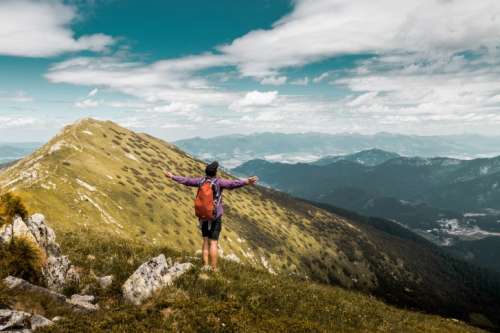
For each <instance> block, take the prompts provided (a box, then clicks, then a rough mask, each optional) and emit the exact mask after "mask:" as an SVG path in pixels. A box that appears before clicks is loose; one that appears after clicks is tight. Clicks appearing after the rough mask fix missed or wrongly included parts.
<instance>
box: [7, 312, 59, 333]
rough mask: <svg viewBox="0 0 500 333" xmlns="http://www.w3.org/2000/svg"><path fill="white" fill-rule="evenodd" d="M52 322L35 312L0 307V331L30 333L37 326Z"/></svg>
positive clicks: (51, 323) (47, 324)
mask: <svg viewBox="0 0 500 333" xmlns="http://www.w3.org/2000/svg"><path fill="white" fill-rule="evenodd" d="M53 324H54V323H53V322H52V321H50V320H48V319H47V318H45V317H42V316H40V315H37V314H30V313H28V312H23V311H16V310H10V309H0V332H12V333H14V332H18V333H20V332H23V333H30V332H32V330H36V329H37V328H40V327H45V326H49V325H53Z"/></svg>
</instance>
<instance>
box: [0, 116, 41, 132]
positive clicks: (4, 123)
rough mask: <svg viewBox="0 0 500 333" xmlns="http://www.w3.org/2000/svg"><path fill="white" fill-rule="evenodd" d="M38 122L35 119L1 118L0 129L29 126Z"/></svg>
mask: <svg viewBox="0 0 500 333" xmlns="http://www.w3.org/2000/svg"><path fill="white" fill-rule="evenodd" d="M37 122H38V120H37V119H35V118H33V117H20V116H0V128H3V129H6V128H16V127H23V126H27V125H33V124H36V123H37Z"/></svg>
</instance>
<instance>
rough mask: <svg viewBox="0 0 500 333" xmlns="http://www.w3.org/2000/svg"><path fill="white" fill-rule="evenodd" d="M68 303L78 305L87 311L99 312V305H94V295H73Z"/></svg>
mask: <svg viewBox="0 0 500 333" xmlns="http://www.w3.org/2000/svg"><path fill="white" fill-rule="evenodd" d="M68 302H69V303H71V304H74V305H77V306H79V307H81V308H82V309H84V310H86V311H96V310H99V305H97V304H94V303H95V296H92V295H73V296H71V299H70V300H69V301H68Z"/></svg>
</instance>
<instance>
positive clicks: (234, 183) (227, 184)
mask: <svg viewBox="0 0 500 333" xmlns="http://www.w3.org/2000/svg"><path fill="white" fill-rule="evenodd" d="M258 180H259V178H257V177H256V176H253V177H250V178H248V179H234V180H233V179H223V178H221V179H220V181H219V184H220V187H221V188H225V189H228V190H232V189H233V188H238V187H243V186H245V185H253V184H255V183H256V182H257V181H258Z"/></svg>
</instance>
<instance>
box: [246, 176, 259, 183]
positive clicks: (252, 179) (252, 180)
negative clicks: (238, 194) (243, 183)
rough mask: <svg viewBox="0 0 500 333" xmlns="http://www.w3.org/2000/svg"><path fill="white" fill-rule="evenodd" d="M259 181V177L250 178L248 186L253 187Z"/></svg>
mask: <svg viewBox="0 0 500 333" xmlns="http://www.w3.org/2000/svg"><path fill="white" fill-rule="evenodd" d="M258 180H259V177H257V176H252V177H250V178H248V179H247V184H248V185H253V184H255V183H257V181H258Z"/></svg>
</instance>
